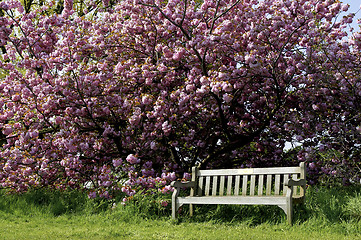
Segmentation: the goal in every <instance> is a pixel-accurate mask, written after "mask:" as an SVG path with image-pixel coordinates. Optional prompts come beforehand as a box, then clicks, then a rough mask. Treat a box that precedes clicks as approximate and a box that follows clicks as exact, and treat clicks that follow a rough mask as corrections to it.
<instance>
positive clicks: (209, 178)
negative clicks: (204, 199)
mask: <svg viewBox="0 0 361 240" xmlns="http://www.w3.org/2000/svg"><path fill="white" fill-rule="evenodd" d="M210 185H211V177H210V176H207V177H206V187H205V189H204V195H206V196H209V190H210Z"/></svg>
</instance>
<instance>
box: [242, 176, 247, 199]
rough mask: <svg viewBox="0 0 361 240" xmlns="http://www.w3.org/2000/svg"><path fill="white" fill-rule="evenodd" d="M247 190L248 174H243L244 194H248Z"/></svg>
mask: <svg viewBox="0 0 361 240" xmlns="http://www.w3.org/2000/svg"><path fill="white" fill-rule="evenodd" d="M247 190H248V175H243V180H242V196H246V195H247Z"/></svg>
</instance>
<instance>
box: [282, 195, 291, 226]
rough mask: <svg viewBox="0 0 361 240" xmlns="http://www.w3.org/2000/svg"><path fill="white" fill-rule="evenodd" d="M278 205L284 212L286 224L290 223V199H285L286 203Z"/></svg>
mask: <svg viewBox="0 0 361 240" xmlns="http://www.w3.org/2000/svg"><path fill="white" fill-rule="evenodd" d="M279 207H280V208H281V209H282V210H283V211H284V212H285V214H286V217H287V222H288V224H290V225H292V217H293V207H292V200H290V201H287V203H286V205H279Z"/></svg>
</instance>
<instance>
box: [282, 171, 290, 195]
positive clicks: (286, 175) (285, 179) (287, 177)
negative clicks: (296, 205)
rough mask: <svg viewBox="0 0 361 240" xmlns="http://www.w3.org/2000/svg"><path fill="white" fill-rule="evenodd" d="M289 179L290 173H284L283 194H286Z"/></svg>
mask: <svg viewBox="0 0 361 240" xmlns="http://www.w3.org/2000/svg"><path fill="white" fill-rule="evenodd" d="M288 179H289V175H288V174H285V175H283V185H282V189H283V196H286V191H285V189H286V182H288Z"/></svg>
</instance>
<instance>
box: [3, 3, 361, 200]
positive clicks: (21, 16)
mask: <svg viewBox="0 0 361 240" xmlns="http://www.w3.org/2000/svg"><path fill="white" fill-rule="evenodd" d="M21 2H22V1H16V0H5V1H1V3H0V9H1V11H2V13H4V14H3V15H1V16H0V47H1V51H2V55H1V57H0V60H1V62H0V75H1V77H0V129H1V134H0V140H1V149H0V186H1V188H9V189H13V190H15V191H20V192H21V191H26V190H27V189H28V188H29V187H33V186H39V185H41V186H51V187H56V188H67V187H72V188H85V186H87V185H88V184H90V185H91V188H90V189H91V190H89V196H90V197H97V196H99V197H105V198H110V197H112V196H113V195H114V194H116V193H117V192H119V191H123V192H124V193H126V194H127V195H128V196H132V195H133V194H134V193H135V192H136V191H139V190H140V189H152V188H153V189H157V191H158V190H159V191H161V192H164V193H167V192H169V191H171V189H170V187H169V186H168V184H169V183H170V182H171V181H173V180H175V179H176V178H178V177H180V176H182V174H183V173H184V172H190V169H191V167H192V166H195V165H198V166H199V167H203V168H206V167H212V168H219V167H221V168H224V167H247V166H271V165H281V164H290V162H289V161H287V157H289V156H288V155H287V154H288V153H285V151H283V150H284V147H285V145H286V143H297V144H299V145H301V148H302V149H301V151H298V152H297V153H296V154H295V155H296V157H295V158H294V159H293V161H307V162H308V163H309V173H310V174H312V175H313V176H315V181H316V179H321V177H322V176H325V175H327V176H330V177H332V176H334V177H342V179H345V181H348V182H350V181H351V180H352V181H354V182H355V181H357V180H358V179H359V178H360V173H359V172H358V170H357V169H359V166H358V157H357V156H358V153H359V146H360V143H361V133H360V130H359V129H360V125H361V124H360V122H361V116H360V114H359V112H360V109H361V105H360V104H361V101H360V97H361V82H360V80H361V79H360V74H359V72H360V66H361V64H360V59H361V58H360V48H361V33H357V32H355V33H353V35H352V36H350V37H349V38H347V37H348V35H347V32H346V30H345V29H346V28H347V26H348V24H349V23H350V22H351V21H352V20H353V15H352V14H351V15H347V16H345V17H343V18H340V19H339V18H337V17H338V16H339V15H340V14H341V13H342V12H343V11H346V10H347V9H348V5H345V4H342V3H340V1H337V0H327V1H319V0H299V1H293V0H287V1H274V0H263V1H257V0H249V1H237V0H230V1H209V0H204V1H201V2H199V1H193V0H192V1H186V0H169V1H152V0H137V1H133V0H122V1H102V2H100V1H97V2H94V1H85V0H84V1H71V0H67V1H64V2H62V1H59V3H57V4H63V5H62V6H61V7H57V6H56V4H55V3H54V2H53V1H51V0H47V1H43V2H46V3H47V4H44V5H43V6H39V7H32V8H29V9H28V8H25V9H24V6H23V5H22V4H21ZM80 2H82V3H83V5H84V6H87V8H82V7H81V6H80V5H78V4H80ZM59 9H60V10H59ZM57 11H61V12H57ZM320 152H321V153H322V154H321V155H319V154H318V153H320ZM323 153H324V154H323ZM332 154H334V155H332ZM328 156H330V157H331V158H327V157H328ZM334 157H337V159H338V160H337V161H332V160H331V159H335V158H334ZM285 159H286V160H285ZM348 168H351V169H352V171H346V169H348ZM187 177H188V176H187Z"/></svg>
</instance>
